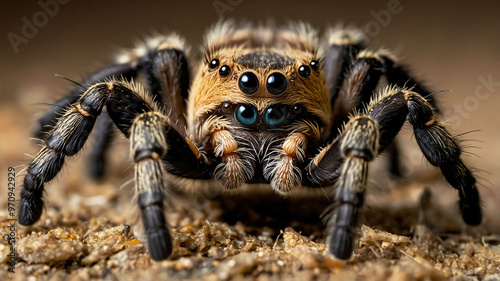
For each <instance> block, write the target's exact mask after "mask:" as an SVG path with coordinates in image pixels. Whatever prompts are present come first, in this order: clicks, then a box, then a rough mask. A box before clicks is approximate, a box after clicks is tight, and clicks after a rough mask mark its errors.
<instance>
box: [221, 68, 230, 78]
mask: <svg viewBox="0 0 500 281" xmlns="http://www.w3.org/2000/svg"><path fill="white" fill-rule="evenodd" d="M230 73H231V68H230V67H229V65H223V66H221V67H220V69H219V74H220V76H222V77H226V76H228V75H229V74H230Z"/></svg>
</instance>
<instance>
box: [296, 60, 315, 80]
mask: <svg viewBox="0 0 500 281" xmlns="http://www.w3.org/2000/svg"><path fill="white" fill-rule="evenodd" d="M311 69H312V70H314V71H318V70H319V62H318V61H317V60H312V61H311V62H310V63H309V65H305V64H303V65H301V66H300V67H299V75H300V76H302V77H304V78H307V77H309V76H310V75H311Z"/></svg>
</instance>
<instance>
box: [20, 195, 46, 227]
mask: <svg viewBox="0 0 500 281" xmlns="http://www.w3.org/2000/svg"><path fill="white" fill-rule="evenodd" d="M24 191H25V190H23V191H22V192H24ZM42 211H43V201H42V199H41V198H40V197H36V198H33V200H30V201H28V200H26V199H21V201H20V202H19V211H18V218H17V222H18V223H19V224H20V225H25V226H27V225H32V224H34V223H35V222H37V221H38V220H39V219H40V217H41V216H42Z"/></svg>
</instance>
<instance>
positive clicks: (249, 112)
mask: <svg viewBox="0 0 500 281" xmlns="http://www.w3.org/2000/svg"><path fill="white" fill-rule="evenodd" d="M236 119H238V121H239V122H240V123H241V124H243V125H246V126H250V125H252V124H253V123H255V121H257V110H256V109H255V108H254V107H253V106H251V105H248V104H244V105H240V106H239V107H238V109H236Z"/></svg>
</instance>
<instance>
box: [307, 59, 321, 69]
mask: <svg viewBox="0 0 500 281" xmlns="http://www.w3.org/2000/svg"><path fill="white" fill-rule="evenodd" d="M309 65H310V66H311V68H312V69H313V70H314V71H317V70H318V69H319V62H318V61H317V60H312V61H311V62H310V63H309Z"/></svg>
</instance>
